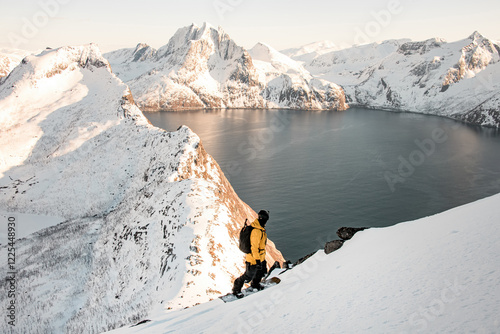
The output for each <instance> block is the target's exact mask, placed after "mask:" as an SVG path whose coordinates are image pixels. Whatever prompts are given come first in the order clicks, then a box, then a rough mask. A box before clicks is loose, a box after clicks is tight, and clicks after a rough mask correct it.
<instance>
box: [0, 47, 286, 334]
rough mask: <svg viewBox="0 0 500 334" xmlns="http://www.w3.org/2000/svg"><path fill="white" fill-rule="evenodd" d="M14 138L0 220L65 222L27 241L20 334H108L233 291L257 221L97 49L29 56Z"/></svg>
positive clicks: (3, 109) (2, 120)
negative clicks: (242, 247) (244, 238)
mask: <svg viewBox="0 0 500 334" xmlns="http://www.w3.org/2000/svg"><path fill="white" fill-rule="evenodd" d="M0 129H1V135H0V147H2V150H1V152H0V162H1V164H0V165H1V166H0V177H1V178H0V211H2V212H23V213H31V214H39V215H44V216H55V217H62V218H63V219H65V221H64V222H62V223H60V224H58V225H55V226H52V227H49V228H46V229H43V230H41V231H39V232H36V233H34V234H32V235H30V236H28V237H26V238H24V239H20V240H18V241H17V243H16V270H17V272H18V274H17V287H16V289H17V292H18V295H17V297H16V310H17V313H16V316H17V324H16V331H18V332H23V333H82V332H85V333H95V332H100V331H103V330H109V329H112V328H115V327H116V326H119V325H124V324H128V323H130V322H133V321H135V320H137V319H140V318H141V317H143V316H145V315H146V314H149V313H150V312H152V310H155V309H157V310H161V311H164V310H165V309H168V308H172V309H176V308H183V307H186V306H192V305H194V304H196V303H200V302H204V301H207V300H209V299H211V298H213V297H214V296H216V295H219V294H221V293H222V292H223V291H228V290H230V288H231V286H232V280H233V279H234V277H235V276H236V275H239V274H240V273H241V270H242V269H243V256H242V253H241V252H240V251H239V250H238V248H237V246H236V238H237V233H238V229H239V227H240V225H241V223H242V222H243V221H244V219H245V218H246V217H248V218H252V217H255V215H256V214H255V212H254V211H253V210H251V209H250V208H249V207H248V206H247V205H246V204H244V203H243V202H242V201H241V200H240V199H239V198H238V196H237V195H236V194H235V193H234V190H233V189H232V187H231V185H230V184H229V182H228V181H227V180H226V178H225V177H224V175H223V173H222V171H221V170H220V168H219V167H218V165H217V163H216V162H215V161H214V160H213V159H212V157H211V156H210V155H208V154H207V153H206V152H205V150H204V149H203V145H202V143H201V141H200V138H199V137H198V136H196V134H194V133H193V132H192V131H191V130H190V129H189V128H187V127H181V128H179V129H178V130H177V131H175V132H166V131H163V130H161V129H158V128H155V127H153V126H152V125H151V124H149V122H148V121H147V119H146V118H145V117H144V115H143V114H142V113H141V111H140V110H139V109H138V108H137V107H136V106H135V104H134V103H133V99H132V96H131V94H130V90H129V88H128V87H127V86H126V85H125V84H124V83H123V82H122V81H121V80H120V79H118V78H117V77H116V76H115V75H114V74H112V73H111V70H110V66H109V63H108V62H107V60H106V59H105V58H103V57H102V55H101V53H100V51H99V49H98V48H97V47H96V46H95V45H87V46H81V47H64V48H59V49H56V50H47V51H44V52H43V53H41V54H40V55H37V56H28V57H26V58H25V59H24V60H23V61H22V63H21V64H20V65H19V66H17V67H16V68H15V69H14V70H13V71H12V72H11V73H10V75H9V76H8V77H6V78H5V79H4V80H3V81H2V83H1V84H0ZM20 220H21V221H19V228H22V223H23V222H22V217H20ZM6 250H7V249H6V247H5V245H4V246H3V247H1V248H0V251H1V252H2V258H6ZM268 251H269V254H270V256H269V259H268V260H269V262H270V263H273V260H274V259H277V260H282V257H281V254H280V253H279V252H278V251H277V250H276V249H275V248H274V245H273V244H272V242H271V243H269V245H268ZM6 274H7V267H6V266H0V276H1V277H3V278H5V277H6ZM6 284H7V283H6V281H5V280H2V283H1V288H2V290H3V291H7V288H6ZM0 296H1V297H0V298H1V300H0V304H1V305H2V308H3V309H6V307H7V303H9V302H10V300H9V299H7V297H6V295H5V294H1V295H0ZM0 332H2V333H7V332H9V328H8V325H7V324H6V322H2V323H1V324H0Z"/></svg>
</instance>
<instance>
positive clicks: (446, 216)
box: [113, 194, 500, 334]
mask: <svg viewBox="0 0 500 334" xmlns="http://www.w3.org/2000/svg"><path fill="white" fill-rule="evenodd" d="M499 216H500V194H499V195H495V196H492V197H489V198H486V199H483V200H480V201H477V202H474V203H470V204H467V205H465V206H461V207H458V208H455V209H452V210H449V211H446V212H443V213H440V214H437V215H434V216H431V217H426V218H422V219H419V220H416V221H412V222H406V223H401V224H398V225H395V226H391V227H387V228H372V229H369V230H364V231H362V232H358V233H357V234H356V235H355V236H354V238H353V239H351V240H349V241H346V242H345V243H344V245H343V246H342V248H341V249H339V250H337V251H335V252H333V253H331V254H329V255H326V254H325V253H324V252H323V251H318V252H317V253H316V254H315V255H313V256H312V257H310V258H309V259H307V260H306V261H305V262H304V263H302V264H300V265H298V266H296V267H294V268H292V269H291V270H288V271H287V272H285V273H283V274H282V275H279V276H278V277H280V278H281V283H280V284H279V285H277V286H275V287H271V288H269V289H266V290H264V291H262V292H259V293H256V294H253V295H251V296H249V297H246V298H244V299H241V300H238V301H234V302H231V303H227V304H225V303H223V302H222V301H221V300H215V301H212V302H210V303H206V304H204V305H199V306H196V307H193V308H191V309H187V310H181V311H176V312H172V313H168V314H163V315H160V314H158V315H157V316H156V317H153V318H149V319H151V321H150V322H148V323H145V324H142V325H138V326H134V327H130V326H127V327H123V328H121V329H118V330H116V331H113V333H115V334H118V333H129V334H131V333H136V334H139V333H147V334H156V333H167V332H172V333H331V332H335V333H476V332H477V333H496V332H498V328H499V325H500V317H499V314H498V305H499V303H500V285H499V284H498V282H499V280H500V270H499V269H498V268H500V259H499V258H498V253H499V252H500V243H499V242H498V235H499V233H500V225H499V224H498V217H499Z"/></svg>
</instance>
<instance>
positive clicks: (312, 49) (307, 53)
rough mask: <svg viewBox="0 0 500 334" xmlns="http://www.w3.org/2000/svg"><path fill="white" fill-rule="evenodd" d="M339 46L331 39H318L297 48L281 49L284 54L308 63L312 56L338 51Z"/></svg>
mask: <svg viewBox="0 0 500 334" xmlns="http://www.w3.org/2000/svg"><path fill="white" fill-rule="evenodd" d="M338 50H340V48H339V47H338V46H337V45H336V44H335V43H333V42H332V41H319V42H313V43H309V44H306V45H303V46H300V47H298V48H290V49H285V50H281V51H280V52H281V53H283V54H284V55H286V56H288V57H290V58H292V59H294V60H297V61H299V62H302V63H309V62H310V61H311V60H313V59H314V58H316V57H318V56H320V55H322V54H325V53H329V52H333V51H338Z"/></svg>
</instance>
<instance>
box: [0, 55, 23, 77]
mask: <svg viewBox="0 0 500 334" xmlns="http://www.w3.org/2000/svg"><path fill="white" fill-rule="evenodd" d="M29 54H30V52H29V51H25V50H19V49H0V78H1V77H5V76H7V75H8V74H9V73H10V71H12V70H13V69H14V67H16V66H17V65H18V64H19V63H20V62H21V60H22V59H23V58H24V57H26V56H27V55H29Z"/></svg>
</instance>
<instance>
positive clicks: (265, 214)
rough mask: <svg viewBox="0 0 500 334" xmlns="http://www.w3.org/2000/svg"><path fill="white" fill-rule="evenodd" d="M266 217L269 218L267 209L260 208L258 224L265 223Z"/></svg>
mask: <svg viewBox="0 0 500 334" xmlns="http://www.w3.org/2000/svg"><path fill="white" fill-rule="evenodd" d="M268 219H269V211H266V210H260V211H259V223H260V225H262V226H264V225H266V223H267V221H268Z"/></svg>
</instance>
